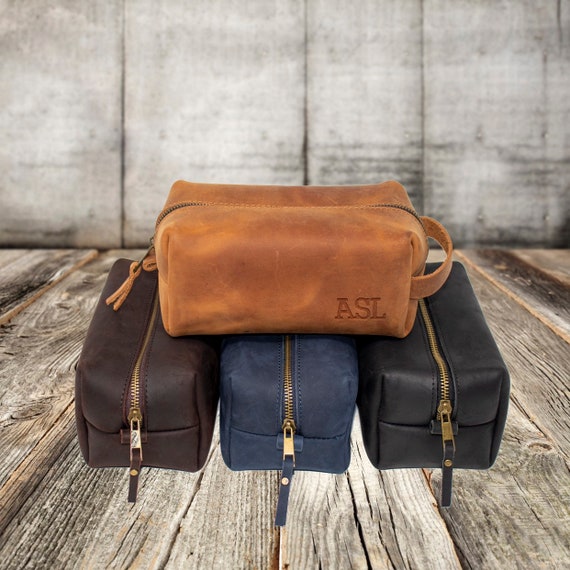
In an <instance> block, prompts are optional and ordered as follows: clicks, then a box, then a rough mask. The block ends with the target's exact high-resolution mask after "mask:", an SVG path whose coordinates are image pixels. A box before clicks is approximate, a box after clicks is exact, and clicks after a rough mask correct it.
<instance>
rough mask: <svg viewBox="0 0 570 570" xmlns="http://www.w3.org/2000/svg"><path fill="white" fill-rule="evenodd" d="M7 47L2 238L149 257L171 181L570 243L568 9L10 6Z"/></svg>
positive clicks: (412, 0) (129, 2)
mask: <svg viewBox="0 0 570 570" xmlns="http://www.w3.org/2000/svg"><path fill="white" fill-rule="evenodd" d="M0 53H1V59H0V62H1V63H0V65H1V71H0V78H1V83H0V172H1V174H2V176H1V178H0V244H1V245H5V246H6V245H8V246H42V247H47V246H81V247H83V246H91V247H100V248H107V247H117V246H121V245H125V246H139V245H144V244H145V243H146V242H147V240H148V237H149V235H150V234H151V233H152V229H153V225H154V219H155V217H156V215H157V213H158V212H159V210H160V208H161V205H162V203H163V201H164V199H165V197H166V194H167V192H168V189H169V187H170V184H171V183H172V182H173V181H174V180H176V179H178V178H185V179H187V180H193V181H204V182H212V181H219V182H234V183H239V182H243V183H275V184H303V183H306V184H341V183H364V182H377V181H382V180H385V179H387V178H396V179H398V180H400V181H401V182H403V183H404V185H406V187H407V188H408V190H409V192H410V194H411V196H412V200H413V202H414V204H415V206H416V208H417V209H418V210H419V211H422V212H424V213H427V214H431V215H434V216H435V217H437V218H438V219H440V220H441V221H443V222H444V223H445V224H446V225H447V226H448V228H449V230H450V232H451V234H452V236H453V238H454V240H455V242H456V243H457V244H458V245H462V246H470V245H476V244H478V245H484V244H493V245H531V246H532V245H534V246H555V247H556V246H558V247H560V246H569V245H570V0H541V1H540V2H536V1H533V0H499V1H497V0H477V1H476V0H455V1H454V2H445V1H444V0H360V1H359V2H349V1H348V0H244V1H239V0H193V1H192V2H184V1H182V0H169V1H165V0H162V1H160V0H122V1H115V2H113V1H108V0H42V1H40V0H25V1H17V0H0Z"/></svg>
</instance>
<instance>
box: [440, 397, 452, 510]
mask: <svg viewBox="0 0 570 570" xmlns="http://www.w3.org/2000/svg"><path fill="white" fill-rule="evenodd" d="M437 411H438V414H439V417H440V421H441V439H442V443H443V460H442V463H441V469H442V479H441V506H442V507H445V508H447V507H451V495H452V490H453V460H454V458H455V439H454V437H453V424H452V423H451V412H452V408H451V402H450V401H449V400H442V401H441V402H440V403H439V406H438V409H437Z"/></svg>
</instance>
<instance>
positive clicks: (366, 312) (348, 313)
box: [335, 297, 386, 319]
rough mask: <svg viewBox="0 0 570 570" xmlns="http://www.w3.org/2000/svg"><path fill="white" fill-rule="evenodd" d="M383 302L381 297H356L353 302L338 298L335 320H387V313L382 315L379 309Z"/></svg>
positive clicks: (346, 298) (345, 298)
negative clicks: (380, 303)
mask: <svg viewBox="0 0 570 570" xmlns="http://www.w3.org/2000/svg"><path fill="white" fill-rule="evenodd" d="M381 300H382V298H381V297H356V299H355V300H354V302H351V301H350V299H349V298H348V297H337V301H338V309H337V312H336V317H335V319H385V318H386V313H380V311H379V308H378V303H379V302H380V301H381Z"/></svg>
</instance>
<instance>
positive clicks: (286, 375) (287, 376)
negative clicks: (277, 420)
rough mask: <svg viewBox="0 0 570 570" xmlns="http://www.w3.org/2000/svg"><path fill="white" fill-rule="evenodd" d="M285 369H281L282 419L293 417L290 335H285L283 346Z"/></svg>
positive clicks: (292, 418)
mask: <svg viewBox="0 0 570 570" xmlns="http://www.w3.org/2000/svg"><path fill="white" fill-rule="evenodd" d="M284 352H285V354H284V360H285V369H284V371H283V394H284V397H285V402H284V409H283V411H284V414H285V417H284V418H283V420H284V421H285V420H294V419H295V418H294V417H293V378H292V375H291V337H290V336H289V335H286V336H285V347H284Z"/></svg>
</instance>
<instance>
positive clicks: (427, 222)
mask: <svg viewBox="0 0 570 570" xmlns="http://www.w3.org/2000/svg"><path fill="white" fill-rule="evenodd" d="M422 223H423V225H424V228H425V229H426V233H427V235H428V237H431V238H433V239H434V240H435V241H437V243H439V245H441V247H442V248H443V251H445V254H446V257H445V260H444V261H443V262H442V264H441V265H440V266H439V267H438V268H437V269H436V270H435V271H434V272H433V273H430V274H428V275H420V276H418V277H412V286H411V290H410V299H423V298H424V297H429V296H430V295H433V294H434V293H435V292H436V291H438V290H439V289H440V287H441V286H442V285H443V284H444V283H445V281H446V279H447V278H448V277H449V272H450V271H451V256H452V255H453V242H452V241H451V237H450V236H449V234H448V233H447V230H446V229H445V228H444V227H443V226H442V225H441V224H440V223H439V222H438V221H437V220H434V219H433V218H430V217H428V216H422Z"/></svg>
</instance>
